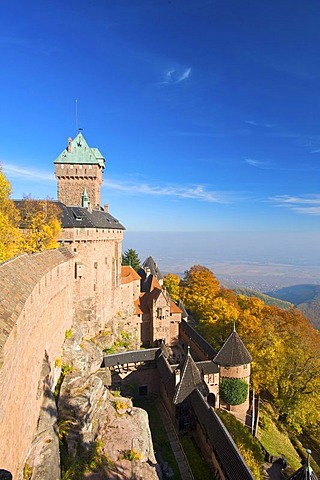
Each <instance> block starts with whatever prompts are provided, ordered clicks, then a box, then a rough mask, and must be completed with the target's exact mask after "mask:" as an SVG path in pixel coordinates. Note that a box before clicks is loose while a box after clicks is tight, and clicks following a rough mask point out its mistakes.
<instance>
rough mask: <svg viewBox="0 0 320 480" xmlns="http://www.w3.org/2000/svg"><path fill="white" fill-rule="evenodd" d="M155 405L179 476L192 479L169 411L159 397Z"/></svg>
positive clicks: (186, 479)
mask: <svg viewBox="0 0 320 480" xmlns="http://www.w3.org/2000/svg"><path fill="white" fill-rule="evenodd" d="M155 405H156V407H157V410H158V412H159V413H160V416H161V419H162V421H163V425H164V427H165V429H166V432H167V435H168V439H169V442H170V445H171V448H172V451H173V453H174V456H175V458H176V461H177V464H178V467H179V470H180V473H181V477H182V478H183V480H194V477H193V474H192V471H191V468H190V465H189V463H188V460H187V457H186V455H185V453H184V450H183V448H182V445H181V443H180V440H179V437H178V434H177V432H176V430H175V428H174V425H173V423H172V420H171V418H170V415H169V413H168V412H167V410H166V408H165V406H164V405H163V403H162V401H161V400H160V398H158V399H156V401H155Z"/></svg>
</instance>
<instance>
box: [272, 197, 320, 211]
mask: <svg viewBox="0 0 320 480" xmlns="http://www.w3.org/2000/svg"><path fill="white" fill-rule="evenodd" d="M270 200H271V201H272V202H273V203H274V204H275V206H276V207H283V208H289V209H290V210H293V211H294V212H296V213H300V214H303V215H320V194H318V193H315V194H306V195H300V196H292V195H276V196H274V197H271V198H270Z"/></svg>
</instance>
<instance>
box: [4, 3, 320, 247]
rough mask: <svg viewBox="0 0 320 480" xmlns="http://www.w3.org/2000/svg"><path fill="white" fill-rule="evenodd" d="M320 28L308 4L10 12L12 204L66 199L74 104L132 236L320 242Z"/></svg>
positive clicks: (33, 7)
mask: <svg viewBox="0 0 320 480" xmlns="http://www.w3.org/2000/svg"><path fill="white" fill-rule="evenodd" d="M319 25H320V8H319V2H318V1H313V0H308V2H305V1H296V0H281V1H280V2H279V1H278V0H277V1H276V0H268V1H264V2H261V1H259V2H258V1H257V0H251V1H249V0H242V1H241V2H239V0H230V1H218V0H91V1H90V0H85V1H84V0H77V1H73V0H68V1H67V2H65V1H62V0H55V1H53V0H46V1H45V2H43V1H40V0H37V1H34V0H28V2H26V1H22V0H21V1H18V0H10V1H8V0H2V2H1V18H0V26H1V29H0V53H1V60H2V68H1V72H0V112H1V115H0V139H1V141H0V161H1V163H2V167H3V170H4V172H5V173H6V175H7V177H8V178H9V180H10V181H11V184H12V188H13V197H14V198H21V197H22V195H23V194H30V193H31V194H32V196H34V197H36V198H41V197H46V196H48V195H49V196H50V197H52V198H56V182H55V180H54V176H53V171H54V168H53V161H54V159H55V158H56V157H57V156H58V155H59V154H60V153H61V151H62V150H63V149H64V148H65V146H66V143H67V138H68V137H69V136H72V137H73V136H75V134H76V120H75V99H76V98H77V99H78V126H80V127H82V128H83V134H84V136H85V138H86V140H87V142H88V144H89V145H90V146H92V147H98V148H99V149H100V151H101V152H102V153H103V154H104V156H105V157H106V169H105V173H104V184H103V187H102V204H103V203H109V205H110V211H111V213H112V214H113V215H115V216H116V217H117V218H119V220H120V221H121V222H122V223H123V224H124V225H125V226H126V228H127V229H128V231H158V230H159V231H181V232H183V231H185V232H186V231H193V232H202V231H212V232H214V231H230V232H231V231H242V232H268V233H269V234H270V232H296V231H299V232H300V233H301V232H304V233H305V235H306V237H308V236H309V237H310V236H311V235H313V234H316V233H319V232H320V222H319V215H320V183H319V160H320V62H319V50H320V29H319ZM288 238H289V237H288Z"/></svg>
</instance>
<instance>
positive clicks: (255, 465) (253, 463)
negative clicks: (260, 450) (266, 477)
mask: <svg viewBox="0 0 320 480" xmlns="http://www.w3.org/2000/svg"><path fill="white" fill-rule="evenodd" d="M237 446H238V449H239V451H240V453H241V455H242V456H243V458H244V461H245V462H246V464H247V465H248V467H249V468H250V470H251V472H252V473H253V476H254V478H255V479H256V480H261V479H262V474H261V465H260V463H259V462H258V461H257V460H256V459H255V458H254V455H253V453H252V451H251V450H249V449H248V448H246V447H245V446H244V445H243V444H242V443H240V444H238V445H237Z"/></svg>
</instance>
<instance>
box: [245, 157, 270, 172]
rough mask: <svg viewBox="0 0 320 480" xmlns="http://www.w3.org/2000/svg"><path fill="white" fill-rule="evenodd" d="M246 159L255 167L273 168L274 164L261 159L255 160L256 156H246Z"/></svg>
mask: <svg viewBox="0 0 320 480" xmlns="http://www.w3.org/2000/svg"><path fill="white" fill-rule="evenodd" d="M244 161H245V162H246V163H247V164H248V165H251V166H252V167H255V168H260V169H262V170H271V169H272V165H270V163H269V162H262V161H261V160H255V159H254V158H245V159H244Z"/></svg>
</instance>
